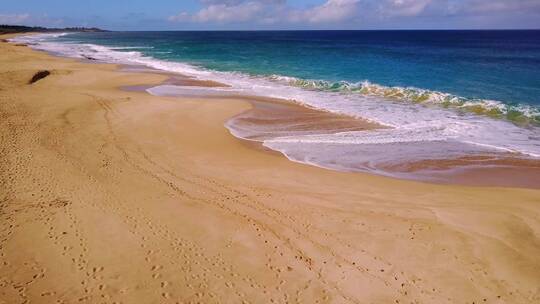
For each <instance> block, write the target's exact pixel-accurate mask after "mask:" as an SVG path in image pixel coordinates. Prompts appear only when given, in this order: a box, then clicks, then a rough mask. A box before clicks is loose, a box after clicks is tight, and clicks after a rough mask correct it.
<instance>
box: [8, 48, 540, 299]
mask: <svg viewBox="0 0 540 304" xmlns="http://www.w3.org/2000/svg"><path fill="white" fill-rule="evenodd" d="M0 62H1V63H2V64H0V117H2V119H1V120H0V124H1V128H0V143H1V145H0V147H1V149H2V150H1V152H2V153H1V154H0V158H1V161H0V186H1V187H0V211H1V212H0V223H1V224H0V227H1V229H0V245H1V246H0V257H1V261H2V263H0V273H1V274H2V275H1V276H0V303H19V302H20V303H23V302H25V301H29V302H37V303H41V302H46V303H49V302H55V301H60V302H62V301H64V302H77V301H79V302H81V303H95V302H105V303H113V302H123V303H138V302H141V303H176V302H180V303H196V302H203V303H224V302H225V303H241V302H242V301H246V302H249V303H266V302H270V301H271V300H272V301H273V302H275V303H287V302H288V303H301V302H303V303H314V302H316V301H318V302H319V303H364V302H376V303H390V302H394V303H395V302H396V301H399V302H400V303H403V302H414V301H416V302H421V303H456V302H476V303H482V302H488V303H535V302H536V301H538V300H540V290H539V289H538V286H540V277H539V276H538V273H540V258H539V257H538V254H537V253H538V251H539V250H540V247H539V242H538V237H537V236H538V235H540V220H539V219H540V203H539V201H538V198H539V197H540V191H538V190H532V189H515V188H497V187H488V188H484V187H468V186H459V185H433V184H426V183H418V182H413V181H405V180H396V179H391V178H385V177H380V176H374V175H369V174H363V173H346V172H337V171H330V170H326V169H320V168H317V167H312V166H306V165H300V164H297V163H294V162H291V161H289V160H287V159H285V158H284V157H282V156H277V155H274V154H272V153H260V152H259V151H256V150H254V149H253V148H251V147H247V146H246V145H245V144H243V143H242V142H240V141H239V140H237V139H236V138H234V137H233V136H231V135H230V134H229V133H228V131H227V130H226V129H225V128H224V126H223V125H224V124H225V123H226V121H227V120H228V119H230V118H231V117H233V116H234V115H237V114H239V113H242V112H243V111H246V110H248V109H250V105H249V103H247V102H246V101H244V100H239V99H233V98H231V99H227V100H220V99H219V98H217V99H216V98H206V99H205V98H196V97H188V98H169V97H156V96H152V95H149V94H146V93H142V92H132V91H125V90H121V89H120V88H122V87H126V86H135V85H141V84H144V83H149V84H152V83H155V84H157V83H161V82H163V81H166V79H167V77H166V76H164V75H154V74H149V73H131V72H130V73H127V72H122V71H119V70H118V66H116V65H111V64H99V63H98V64H87V63H81V62H78V61H76V60H72V59H65V58H58V57H52V56H49V55H47V54H44V53H40V52H36V51H33V50H31V49H29V48H26V47H16V46H13V45H9V44H6V43H0ZM39 70H49V71H51V75H50V76H48V77H46V78H44V79H42V80H40V81H38V82H36V83H35V84H33V85H28V84H27V83H28V80H29V79H31V78H32V75H34V74H35V72H37V71H39Z"/></svg>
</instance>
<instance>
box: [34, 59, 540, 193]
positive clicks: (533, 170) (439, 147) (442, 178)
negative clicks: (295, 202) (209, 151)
mask: <svg viewBox="0 0 540 304" xmlns="http://www.w3.org/2000/svg"><path fill="white" fill-rule="evenodd" d="M44 52H45V53H47V54H49V55H53V56H59V57H60V58H63V56H61V55H58V54H54V53H52V54H51V53H50V52H48V51H44ZM84 57H85V58H86V59H77V60H81V61H82V62H87V63H98V64H100V63H101V64H103V63H106V62H102V61H95V59H93V58H92V60H90V58H88V57H86V56H84ZM67 58H70V57H67ZM71 59H73V58H71ZM117 65H118V67H119V69H120V70H121V71H123V72H142V73H155V74H159V75H164V76H167V77H168V78H167V80H165V81H163V82H161V83H159V84H155V85H144V84H140V85H136V86H134V87H124V88H123V89H126V90H144V91H146V93H148V94H150V95H154V96H165V97H182V98H190V97H191V98H204V99H242V100H244V101H246V102H249V103H250V104H251V105H252V107H253V109H252V110H250V111H247V112H245V113H242V114H239V115H236V116H235V117H232V118H231V119H230V120H229V121H228V122H227V123H226V124H225V126H226V127H227V128H228V129H229V131H230V132H231V135H233V136H235V137H237V138H239V139H241V140H247V141H251V142H252V143H251V144H250V145H249V146H252V147H256V146H257V145H262V150H263V151H269V150H272V151H273V152H272V153H276V152H277V153H279V154H282V155H283V156H284V157H285V158H287V159H288V160H290V161H293V162H297V163H301V164H304V165H310V166H316V167H319V168H323V169H326V170H334V171H340V172H356V173H367V174H374V175H378V176H386V177H390V178H396V179H405V180H412V181H419V182H426V183H434V184H457V185H469V186H484V187H485V186H487V187H490V186H491V187H521V188H535V189H537V188H539V187H540V186H539V185H540V183H537V182H535V181H536V180H540V159H537V158H535V157H529V156H526V155H525V154H520V153H516V152H510V151H507V152H504V151H501V150H497V151H492V150H490V149H486V148H481V147H484V146H485V145H481V144H474V143H472V144H470V143H467V142H465V143H463V142H457V141H452V140H446V141H440V142H438V141H434V142H430V141H428V142H423V141H420V142H412V143H407V142H405V143H401V142H400V141H399V140H398V142H397V143H395V144H394V145H387V149H390V151H391V150H400V151H402V152H401V153H397V154H396V153H394V154H392V155H390V154H391V153H388V150H386V152H384V151H380V150H379V149H377V148H376V147H377V146H378V145H377V144H374V145H373V144H371V145H370V144H364V145H357V146H355V145H354V144H353V145H349V146H347V145H341V146H340V144H339V140H340V138H339V136H340V135H339V136H338V134H345V133H348V132H351V131H352V132H356V131H363V130H367V129H370V130H375V131H378V130H377V129H379V130H380V131H383V129H385V128H387V127H386V126H384V125H380V124H377V123H374V122H370V121H368V120H365V119H362V118H359V117H353V116H349V115H345V114H339V113H334V114H332V112H328V111H325V110H322V109H318V108H312V107H311V106H309V105H306V104H304V103H302V102H298V101H296V100H286V99H278V98H271V97H263V96H250V95H246V94H242V93H238V92H236V93H234V92H229V93H227V92H226V91H225V92H221V91H220V90H218V91H214V90H213V89H215V88H220V87H229V86H228V85H225V84H223V83H219V82H216V81H212V80H204V79H197V78H194V77H191V76H188V75H184V74H181V73H178V72H171V71H166V70H161V69H157V68H154V67H150V66H147V65H145V64H142V63H141V64H137V65H124V64H117ZM164 86H171V87H172V88H173V89H172V91H169V90H168V89H165V91H164V92H162V90H160V89H161V88H163V87H164ZM154 91H155V92H154ZM262 104H266V105H268V106H261V105H262ZM272 104H275V107H276V108H279V107H281V105H283V106H284V107H289V108H288V110H290V111H289V112H292V113H297V115H296V116H295V117H291V116H290V113H288V112H287V111H283V110H276V111H273V112H272V111H267V110H262V111H261V110H257V109H256V108H257V107H262V108H270V107H272ZM298 109H301V110H300V111H298ZM259 112H260V113H264V115H259V117H257V115H256V113H259ZM278 114H279V115H278ZM241 116H251V117H250V119H245V118H246V117H241ZM237 117H241V118H239V119H237ZM268 117H273V118H274V120H275V121H283V120H284V119H285V121H286V122H285V123H283V124H282V125H279V123H275V122H272V121H271V120H270V119H268ZM248 120H251V122H248V123H244V122H246V121H248ZM256 121H259V122H263V124H260V123H253V122H256ZM298 121H300V122H301V123H298ZM331 121H335V122H336V123H335V124H332V123H330V122H331ZM236 122H239V125H238V126H235V125H234V124H235V123H236ZM322 122H324V124H323V123H322ZM263 125H265V126H266V130H263V128H262V127H263ZM298 125H301V126H300V128H298ZM347 126H350V127H349V128H348V127H347ZM351 127H352V128H351ZM390 129H393V128H390ZM239 130H242V132H239ZM273 131H274V134H272V132H273ZM257 132H260V134H258V135H257V134H256V133H257ZM244 133H245V134H244ZM310 134H313V135H316V136H319V137H321V135H322V138H321V139H320V140H322V141H321V142H320V143H319V144H316V145H315V146H313V147H308V146H306V144H297V145H296V147H295V146H294V144H292V145H291V144H287V137H288V136H291V137H292V138H296V139H294V140H298V138H300V140H302V139H307V140H308V141H309V140H310V138H309V135H310ZM367 134H368V133H366V135H367ZM306 135H308V137H304V136H306ZM324 135H327V138H324ZM380 135H382V136H383V138H384V136H385V135H384V132H383V133H382V134H380ZM328 136H330V137H331V138H329V137H328ZM362 136H363V135H362ZM372 136H375V140H376V139H377V138H376V136H377V135H372ZM282 138H284V139H285V142H284V143H280V141H281V140H282ZM333 140H338V142H337V143H335V142H333ZM345 140H346V141H347V138H346V137H345ZM276 141H277V143H276ZM325 141H329V142H328V143H325ZM302 146H305V147H302ZM339 147H343V148H339ZM258 149H259V150H261V147H258ZM306 149H308V150H310V149H311V151H318V150H329V151H333V152H327V153H326V154H327V155H324V154H322V155H321V154H319V155H318V154H317V153H316V152H311V153H309V152H305V151H304V152H302V150H306ZM332 149H334V150H332ZM427 150H429V151H431V152H430V153H427V154H426V152H423V151H427ZM403 151H405V152H403ZM456 151H460V152H456ZM295 153H296V154H295ZM381 153H382V154H384V155H386V154H388V155H389V156H386V157H378V158H377V157H375V158H374V157H373V156H370V155H380V154H381ZM415 153H420V154H419V155H415ZM422 153H423V154H422ZM448 153H450V154H449V155H448ZM348 154H351V155H353V156H351V157H349V158H346V160H344V159H345V158H344V159H343V160H340V158H338V157H336V156H333V155H343V156H345V155H348ZM400 154H406V155H407V156H401V155H400ZM341 158H342V157H341ZM314 160H315V161H314ZM396 160H397V161H396ZM516 173H518V178H515V175H516Z"/></svg>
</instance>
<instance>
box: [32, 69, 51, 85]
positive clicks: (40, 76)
mask: <svg viewBox="0 0 540 304" xmlns="http://www.w3.org/2000/svg"><path fill="white" fill-rule="evenodd" d="M49 75H51V72H49V71H39V72H37V73H36V74H34V77H32V79H30V81H29V82H28V84H33V83H36V82H37V81H40V80H41V79H43V78H45V77H47V76H49Z"/></svg>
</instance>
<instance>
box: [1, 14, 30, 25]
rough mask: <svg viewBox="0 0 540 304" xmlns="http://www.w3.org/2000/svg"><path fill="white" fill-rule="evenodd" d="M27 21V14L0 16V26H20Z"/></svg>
mask: <svg viewBox="0 0 540 304" xmlns="http://www.w3.org/2000/svg"><path fill="white" fill-rule="evenodd" d="M29 19H30V15H29V14H0V24H22V23H24V22H26V21H28V20H29Z"/></svg>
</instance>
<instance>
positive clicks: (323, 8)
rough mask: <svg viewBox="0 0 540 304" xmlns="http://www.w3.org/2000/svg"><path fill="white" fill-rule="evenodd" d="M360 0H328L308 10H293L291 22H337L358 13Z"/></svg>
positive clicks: (290, 15) (290, 16) (290, 14)
mask: <svg viewBox="0 0 540 304" xmlns="http://www.w3.org/2000/svg"><path fill="white" fill-rule="evenodd" d="M359 2H360V1H359V0H328V1H327V2H325V3H323V4H322V5H319V6H315V7H312V8H309V9H307V10H304V11H302V10H293V11H291V12H290V13H289V16H288V20H289V21H291V22H309V23H336V22H342V21H346V20H348V19H350V18H352V17H354V16H355V15H356V13H357V8H358V7H357V5H358V3H359Z"/></svg>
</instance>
